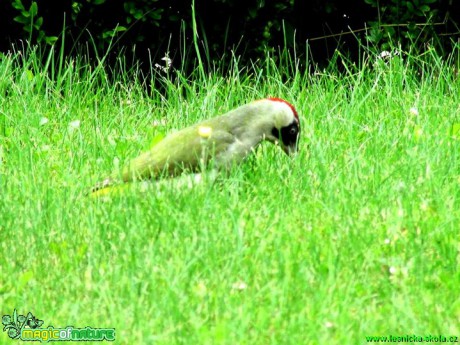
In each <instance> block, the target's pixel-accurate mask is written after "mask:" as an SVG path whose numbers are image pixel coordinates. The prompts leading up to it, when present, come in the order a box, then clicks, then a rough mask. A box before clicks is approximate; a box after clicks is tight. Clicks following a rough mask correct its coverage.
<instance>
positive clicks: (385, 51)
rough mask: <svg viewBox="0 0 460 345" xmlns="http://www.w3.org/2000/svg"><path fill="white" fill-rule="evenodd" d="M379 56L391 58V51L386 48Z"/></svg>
mask: <svg viewBox="0 0 460 345" xmlns="http://www.w3.org/2000/svg"><path fill="white" fill-rule="evenodd" d="M379 57H380V58H381V59H389V58H391V53H390V52H389V51H388V50H384V51H383V52H381V53H380V55H379Z"/></svg>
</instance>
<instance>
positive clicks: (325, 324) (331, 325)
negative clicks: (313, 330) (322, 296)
mask: <svg viewBox="0 0 460 345" xmlns="http://www.w3.org/2000/svg"><path fill="white" fill-rule="evenodd" d="M324 327H326V328H332V327H334V324H333V323H332V322H331V321H326V322H325V323H324Z"/></svg>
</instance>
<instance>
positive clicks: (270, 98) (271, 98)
mask: <svg viewBox="0 0 460 345" xmlns="http://www.w3.org/2000/svg"><path fill="white" fill-rule="evenodd" d="M267 99H268V100H270V101H275V102H283V103H286V104H287V105H288V106H289V107H290V108H291V110H292V112H293V113H294V116H295V118H296V119H297V121H299V114H297V110H295V108H294V106H293V105H292V104H291V103H289V102H288V101H285V100H284V99H281V98H278V97H269V98H267Z"/></svg>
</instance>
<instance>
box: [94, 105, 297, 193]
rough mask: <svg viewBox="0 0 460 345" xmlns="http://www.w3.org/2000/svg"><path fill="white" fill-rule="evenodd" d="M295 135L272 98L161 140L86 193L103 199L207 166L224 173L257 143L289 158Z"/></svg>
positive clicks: (289, 110)
mask: <svg viewBox="0 0 460 345" xmlns="http://www.w3.org/2000/svg"><path fill="white" fill-rule="evenodd" d="M299 135H300V121H299V115H298V113H297V111H296V109H295V108H294V106H293V105H292V104H291V103H289V102H287V101H285V100H284V99H281V98H275V97H269V98H264V99H259V100H255V101H252V102H250V103H247V104H244V105H242V106H239V107H237V108H235V109H233V110H230V111H229V112H227V113H225V114H223V115H220V116H216V117H213V118H210V119H207V120H203V121H201V122H198V123H196V124H194V125H191V126H190V127H186V128H184V129H181V130H179V131H176V132H173V133H171V134H169V135H167V136H166V137H165V138H163V139H162V140H161V141H159V142H158V143H157V144H156V145H154V146H153V147H152V148H151V149H150V150H148V151H146V152H144V153H142V154H140V155H139V156H138V157H136V158H134V159H132V160H130V161H129V162H128V164H127V165H126V166H124V167H123V169H122V170H121V171H115V172H113V173H112V174H111V175H110V176H109V177H107V178H105V179H104V180H102V181H100V182H99V183H97V184H96V185H95V186H93V188H92V189H91V194H92V195H93V196H97V195H105V194H107V193H108V192H109V189H110V188H111V187H113V186H114V185H117V184H120V183H128V182H133V181H140V180H159V179H161V178H165V177H177V176H179V175H181V174H183V173H196V172H200V171H202V170H203V169H205V168H206V166H208V165H212V168H213V169H217V170H218V171H219V170H229V169H230V168H231V167H232V166H233V165H236V164H240V163H241V162H242V161H243V160H244V159H245V158H246V157H248V156H249V155H250V154H251V153H252V152H254V150H255V149H256V147H257V146H258V145H259V144H260V143H261V142H263V141H268V142H271V143H274V144H277V145H278V146H279V147H280V148H281V149H282V150H283V151H284V152H285V153H286V154H287V155H289V156H292V155H294V154H295V153H296V152H297V151H298V143H299Z"/></svg>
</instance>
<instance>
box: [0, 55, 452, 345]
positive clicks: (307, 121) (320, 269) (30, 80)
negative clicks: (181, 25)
mask: <svg viewBox="0 0 460 345" xmlns="http://www.w3.org/2000/svg"><path fill="white" fill-rule="evenodd" d="M458 53H459V47H456V48H455V49H454V54H453V55H452V57H451V58H449V59H442V58H441V57H439V56H437V55H436V53H434V51H428V52H427V53H426V54H425V55H423V56H416V55H411V54H403V55H401V56H399V57H394V58H393V59H390V60H389V61H388V62H384V61H381V60H378V59H377V58H376V57H375V56H372V55H369V57H368V59H367V60H364V62H363V63H362V64H361V65H360V66H356V65H353V64H352V63H350V62H349V61H347V60H346V59H345V58H343V57H342V56H341V55H340V54H338V55H337V56H336V57H337V63H338V65H340V64H342V67H344V72H343V73H338V71H337V68H336V67H334V65H332V67H330V68H328V69H326V70H324V71H322V72H316V73H314V74H311V75H308V74H304V73H302V72H301V71H300V69H298V68H297V65H296V64H295V63H292V62H289V59H288V58H287V56H286V55H285V56H284V58H283V59H281V61H278V62H276V61H275V60H274V59H272V58H270V57H267V60H266V61H263V62H262V63H260V64H259V65H255V66H253V67H252V68H248V69H245V68H242V67H240V66H238V60H237V59H235V60H234V63H233V65H232V66H229V67H228V68H227V69H226V71H227V72H225V73H224V72H222V71H223V68H222V69H219V68H216V71H215V72H214V73H210V74H207V75H205V74H202V73H201V72H200V71H198V70H197V72H196V73H194V74H192V75H191V76H184V75H183V74H181V72H180V71H174V70H171V71H170V72H169V73H170V76H169V79H168V78H163V77H161V76H159V75H157V77H156V78H157V80H156V83H157V85H161V86H162V87H161V88H158V89H153V91H152V92H151V93H150V94H148V93H147V92H146V91H145V87H144V86H145V85H143V84H142V82H141V79H140V78H138V76H139V75H138V74H137V73H136V71H135V70H131V71H130V70H126V69H124V68H123V63H120V65H119V66H118V67H117V66H115V67H113V68H114V69H117V68H119V69H120V70H119V71H117V73H116V76H117V77H116V78H115V80H110V78H108V77H107V74H106V71H107V70H106V67H104V66H102V65H101V66H99V67H97V68H90V67H89V66H88V64H87V63H86V62H85V60H84V59H81V60H78V59H77V60H70V59H65V60H61V63H60V64H57V65H54V63H53V61H54V60H55V58H54V56H50V59H49V60H48V64H47V65H45V66H42V65H41V64H40V63H39V61H40V59H39V57H38V53H37V52H36V51H35V50H30V51H28V52H27V53H26V54H24V53H23V54H20V53H19V52H15V53H11V54H8V55H4V56H3V57H2V58H1V59H0V91H1V94H0V131H1V132H0V133H1V136H0V188H1V198H0V235H1V240H0V259H1V265H0V276H1V279H0V305H1V307H2V308H1V312H2V315H5V314H10V315H11V314H12V313H13V310H14V309H17V311H18V313H21V314H24V315H25V314H26V313H28V312H29V311H30V312H32V313H33V315H35V316H36V317H37V318H39V319H42V320H44V327H45V326H46V327H47V326H48V325H53V326H54V327H61V328H64V327H66V326H68V325H71V326H74V327H86V326H91V327H94V328H102V327H109V328H110V327H114V328H116V343H117V344H360V343H366V336H388V335H394V336H403V335H419V336H429V335H436V336H438V335H444V336H459V335H460V328H459V326H458V320H459V319H460V300H459V299H458V289H459V282H460V274H459V258H460V256H459V255H460V254H459V251H460V246H459V240H458V239H459V237H458V229H459V226H460V224H459V219H460V193H459V184H460V133H457V132H458V128H459V127H460V125H459V124H460V107H459V94H460V80H459V78H458V65H457V67H455V65H456V64H458V62H457V61H455V60H454V58H453V56H455V54H457V55H458ZM51 54H52V53H51ZM120 66H121V67H120ZM456 68H457V69H456ZM152 69H153V68H152ZM267 96H277V97H282V98H285V99H287V100H288V101H290V102H292V103H293V104H294V105H295V106H296V107H297V109H298V111H299V113H300V114H301V123H302V137H301V143H300V153H299V155H298V156H297V157H296V158H295V159H294V160H290V159H289V158H288V157H286V156H284V154H283V153H282V152H281V151H280V150H278V149H277V148H276V147H273V146H270V145H269V144H267V145H263V146H262V147H260V148H259V150H258V151H257V152H256V154H255V155H254V157H253V158H251V159H250V160H249V161H248V162H246V163H245V164H244V165H242V166H241V167H238V168H236V169H234V171H232V173H231V174H230V176H229V177H228V178H227V179H225V180H224V181H222V182H221V183H219V184H217V185H216V184H207V183H204V184H202V185H198V186H195V187H193V188H188V187H182V188H179V187H178V186H176V185H175V184H174V183H171V184H169V183H166V184H165V185H163V186H160V187H159V188H158V190H157V189H156V188H150V189H149V192H140V191H138V190H127V191H126V193H123V194H122V195H118V196H114V197H112V198H110V199H109V200H106V201H103V200H98V199H96V200H94V199H91V198H88V197H86V196H85V192H87V191H88V188H89V187H90V186H91V185H93V184H94V183H95V182H96V181H98V180H99V179H100V178H102V177H104V176H105V175H106V174H107V173H109V172H110V171H112V170H113V169H114V168H116V167H117V166H121V165H123V164H124V163H125V162H126V160H127V159H129V158H131V157H134V156H136V155H137V154H138V153H139V152H141V151H143V150H145V149H147V148H149V147H150V145H151V143H152V140H155V138H158V136H159V135H162V134H164V133H167V132H169V131H171V130H173V129H174V128H181V127H184V126H187V125H189V124H192V123H194V122H196V121H197V120H200V119H203V118H206V117H208V116H212V115H216V114H219V113H223V112H225V111H227V110H229V109H231V108H233V107H235V106H237V105H240V104H243V103H246V102H248V101H251V100H254V99H258V98H263V97H267ZM0 339H1V342H2V343H5V344H6V343H9V341H10V339H9V338H8V336H7V333H6V332H2V333H1V334H0Z"/></svg>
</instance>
